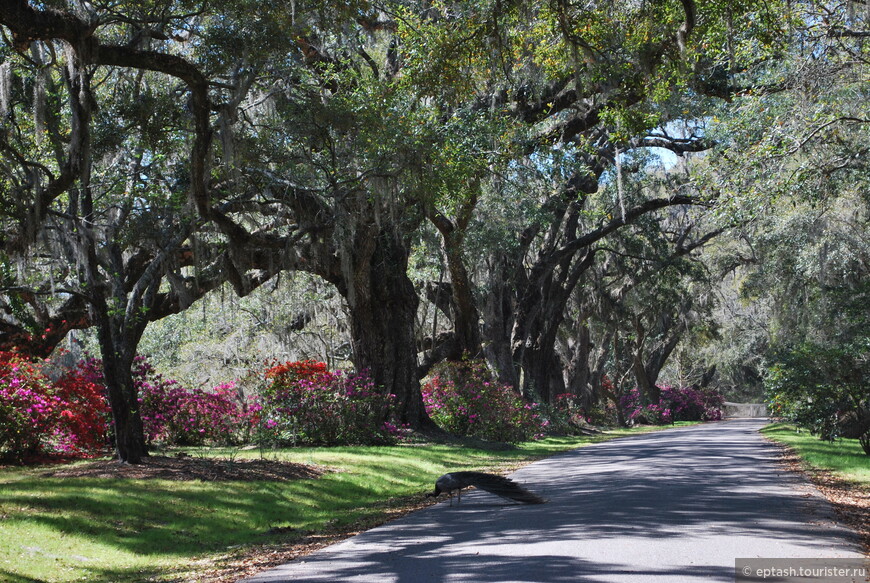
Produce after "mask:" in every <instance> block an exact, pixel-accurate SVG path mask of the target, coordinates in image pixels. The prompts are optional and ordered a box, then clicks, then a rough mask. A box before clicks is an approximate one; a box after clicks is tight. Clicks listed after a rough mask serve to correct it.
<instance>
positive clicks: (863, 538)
mask: <svg viewBox="0 0 870 583" xmlns="http://www.w3.org/2000/svg"><path fill="white" fill-rule="evenodd" d="M772 443H776V444H777V445H779V446H780V448H781V452H782V453H781V461H782V462H783V463H784V464H785V465H786V466H787V467H788V469H789V470H791V471H793V472H797V473H800V474H803V475H805V476H806V477H807V478H808V479H809V480H810V482H812V483H813V485H814V486H815V487H816V489H818V490H819V492H821V493H822V495H823V496H824V497H825V498H827V499H828V501H829V502H830V503H831V505H832V506H833V507H834V511H836V513H837V516H838V517H839V518H840V520H841V521H842V522H843V523H845V524H847V525H848V526H849V527H850V528H851V529H852V530H854V531H855V532H856V533H857V534H858V537H859V540H860V542H861V545H862V546H863V547H864V551H865V553H870V488H867V487H866V486H862V485H861V484H856V483H854V482H850V481H848V480H844V479H843V478H840V477H838V476H836V475H834V474H833V473H832V472H831V471H830V470H821V469H815V468H807V467H806V466H805V465H804V464H803V462H802V460H801V457H800V456H799V455H798V454H797V453H796V452H795V451H794V450H793V449H792V448H790V447H788V446H787V445H783V444H781V443H777V442H772Z"/></svg>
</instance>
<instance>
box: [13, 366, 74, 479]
mask: <svg viewBox="0 0 870 583" xmlns="http://www.w3.org/2000/svg"><path fill="white" fill-rule="evenodd" d="M60 410H61V403H60V399H59V398H58V397H57V396H56V395H55V394H54V390H53V387H52V386H51V383H50V382H49V380H48V378H46V377H45V375H43V374H42V372H41V371H40V370H39V369H38V368H37V367H36V366H34V365H33V364H32V363H30V362H28V361H27V360H25V359H24V358H23V357H22V356H20V355H18V354H16V353H14V352H2V353H0V455H2V456H3V457H4V458H7V459H11V460H12V461H16V462H21V461H22V460H24V458H26V457H28V456H32V455H36V454H37V453H41V452H42V451H44V450H45V449H47V448H48V445H49V444H48V437H49V436H50V435H51V433H52V429H53V428H54V426H55V425H56V424H57V422H58V420H59V418H60Z"/></svg>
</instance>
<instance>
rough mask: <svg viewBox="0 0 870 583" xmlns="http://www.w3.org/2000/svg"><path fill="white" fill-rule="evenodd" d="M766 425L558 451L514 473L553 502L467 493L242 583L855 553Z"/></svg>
mask: <svg viewBox="0 0 870 583" xmlns="http://www.w3.org/2000/svg"><path fill="white" fill-rule="evenodd" d="M764 423H765V422H764V420H758V419H746V420H732V421H726V422H722V423H711V424H705V425H700V426H695V427H687V428H678V429H672V430H668V431H663V432H657V433H651V434H646V435H641V436H636V437H631V438H624V439H617V440H613V441H608V442H604V443H600V444H595V445H591V446H588V447H584V448H580V449H577V450H573V451H570V452H566V453H564V454H559V455H556V456H553V457H550V458H548V459H545V460H543V461H540V462H536V463H534V464H530V465H528V466H526V467H524V468H523V469H521V470H520V471H518V472H516V473H515V474H513V475H512V476H511V477H513V478H514V479H515V480H517V481H519V482H521V483H522V484H524V485H525V486H527V487H528V488H529V489H530V490H533V491H535V492H536V493H538V494H541V495H543V496H544V497H546V498H548V499H549V502H548V503H547V504H544V505H538V506H524V505H518V504H514V503H511V502H508V501H503V500H501V499H500V498H497V497H494V496H492V495H491V494H487V493H485V492H480V491H472V492H470V493H468V494H467V495H464V496H463V497H462V504H461V505H459V506H457V505H454V506H452V507H451V506H450V505H448V504H447V503H446V502H444V503H441V504H438V505H436V506H433V507H430V508H427V509H424V510H422V511H419V512H415V513H413V514H411V515H408V516H406V517H403V518H401V519H399V520H396V521H393V522H391V523H388V524H386V525H383V526H381V527H378V528H375V529H372V530H370V531H368V532H365V533H362V534H360V535H357V536H355V537H352V538H350V539H347V540H345V541H343V542H341V543H338V544H336V545H333V546H331V547H328V548H325V549H323V550H321V551H319V552H316V553H313V554H311V555H308V556H306V557H303V558H301V559H299V560H297V561H294V562H292V563H288V564H287V565H283V566H280V567H277V568H275V569H272V570H270V571H266V572H264V573H261V574H260V575H258V576H256V577H254V578H251V579H248V580H247V581H248V582H249V583H279V582H294V583H303V582H308V581H330V582H335V581H354V582H372V583H375V582H377V583H384V582H396V583H418V582H427V581H433V582H434V581H438V582H454V581H468V582H478V583H487V582H499V583H507V582H514V581H516V582H541V583H561V582H564V583H569V582H570V583H580V582H584V583H599V582H602V583H603V582H626V581H629V582H638V583H643V582H647V581H650V582H651V581H656V582H662V583H664V582H668V583H671V582H701V581H729V582H733V581H734V560H735V558H750V557H793V558H814V557H826V558H829V557H844V558H845V557H860V556H861V553H860V550H859V547H858V544H857V540H856V538H855V536H854V535H853V533H851V532H850V531H848V530H846V529H844V528H842V527H840V526H839V525H837V524H836V522H835V519H834V515H833V513H832V512H831V509H830V506H829V505H828V504H827V502H826V501H825V500H823V499H822V498H821V497H820V496H819V495H818V493H817V492H816V491H815V490H814V489H813V488H812V487H811V486H810V485H809V484H807V483H806V482H804V481H803V480H801V479H800V478H798V477H797V476H795V475H794V474H792V473H791V472H788V471H787V470H786V469H784V468H783V467H782V466H781V465H780V464H779V463H777V456H778V448H777V447H776V446H774V445H772V444H770V443H768V442H767V441H766V440H765V439H764V438H763V437H761V435H760V434H759V433H758V429H759V428H761V427H762V426H763V425H764ZM435 477H436V476H433V482H434V478H435Z"/></svg>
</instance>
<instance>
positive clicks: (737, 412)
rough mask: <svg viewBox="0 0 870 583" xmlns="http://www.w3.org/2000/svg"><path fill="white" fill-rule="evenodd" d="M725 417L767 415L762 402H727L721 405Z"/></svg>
mask: <svg viewBox="0 0 870 583" xmlns="http://www.w3.org/2000/svg"><path fill="white" fill-rule="evenodd" d="M722 411H723V412H724V413H725V417H767V405H765V404H764V403H729V402H727V401H726V402H725V404H724V405H723V407H722Z"/></svg>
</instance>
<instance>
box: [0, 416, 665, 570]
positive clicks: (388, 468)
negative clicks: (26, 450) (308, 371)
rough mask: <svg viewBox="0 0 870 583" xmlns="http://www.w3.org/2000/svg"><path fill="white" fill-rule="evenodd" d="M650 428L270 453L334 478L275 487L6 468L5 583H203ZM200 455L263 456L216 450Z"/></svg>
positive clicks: (2, 490) (0, 485)
mask: <svg viewBox="0 0 870 583" xmlns="http://www.w3.org/2000/svg"><path fill="white" fill-rule="evenodd" d="M647 430H649V428H636V429H632V430H617V431H611V432H607V433H606V434H604V435H601V436H596V437H591V438H590V437H570V438H569V437H549V438H546V439H543V440H541V441H536V442H529V443H524V444H521V445H520V446H519V447H517V448H516V449H507V450H496V451H493V450H489V449H475V448H473V447H464V446H457V445H443V444H442V445H439V444H425V445H419V444H415V445H399V446H392V447H333V448H299V449H286V450H280V451H275V452H269V454H268V457H269V459H279V460H286V461H292V462H297V463H305V464H317V465H319V466H327V467H329V468H330V469H331V470H333V471H330V472H328V473H326V474H324V475H322V476H321V477H319V478H316V479H303V480H293V481H282V482H266V481H263V482H203V481H167V480H156V479H151V480H129V479H106V478H52V477H46V476H45V473H46V472H47V470H48V469H47V468H45V467H42V468H2V469H0V581H2V582H4V583H5V582H11V583H24V582H35V581H39V582H46V583H49V582H51V583H53V582H67V581H88V582H106V583H108V582H112V583H121V582H133V581H135V582H141V581H188V580H190V581H197V580H202V579H200V578H198V577H197V572H198V571H202V570H203V569H205V568H206V567H207V566H210V565H211V564H212V563H213V562H214V560H215V559H216V558H219V557H221V556H226V555H228V554H236V555H238V554H243V553H244V552H245V550H246V549H250V548H252V547H256V546H260V545H275V544H281V543H292V542H293V541H294V540H297V539H300V538H301V537H303V536H305V535H309V534H311V533H316V532H321V531H324V530H335V529H340V528H341V527H342V526H343V525H351V524H360V523H362V524H374V523H377V522H378V521H380V520H382V519H383V517H384V516H386V515H387V514H388V511H389V510H390V509H391V508H395V507H401V506H405V505H407V504H409V503H410V502H412V501H414V500H419V499H420V498H421V497H422V494H423V493H424V492H425V491H427V490H431V488H432V484H433V483H434V480H435V478H436V477H437V476H439V475H441V474H442V473H444V472H445V471H449V470H456V469H489V470H498V469H504V468H507V467H511V466H516V465H520V464H522V463H524V462H527V461H530V460H534V459H539V458H542V457H546V456H548V455H551V454H554V453H557V452H560V451H564V450H567V449H572V448H575V447H579V446H582V445H586V444H589V443H593V442H596V441H602V440H606V439H613V438H615V437H622V436H625V435H631V434H633V433H638V432H642V431H647ZM197 455H200V454H197ZM202 455H206V454H202ZM207 455H214V456H224V457H233V456H236V459H239V458H242V457H259V456H260V454H259V453H258V452H257V451H241V452H240V451H238V450H219V449H215V450H211V451H209V452H208V454H207ZM52 469H56V468H52ZM273 528H277V529H278V533H277V534H275V533H274V532H275V531H273V533H272V534H270V532H269V531H270V529H273Z"/></svg>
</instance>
